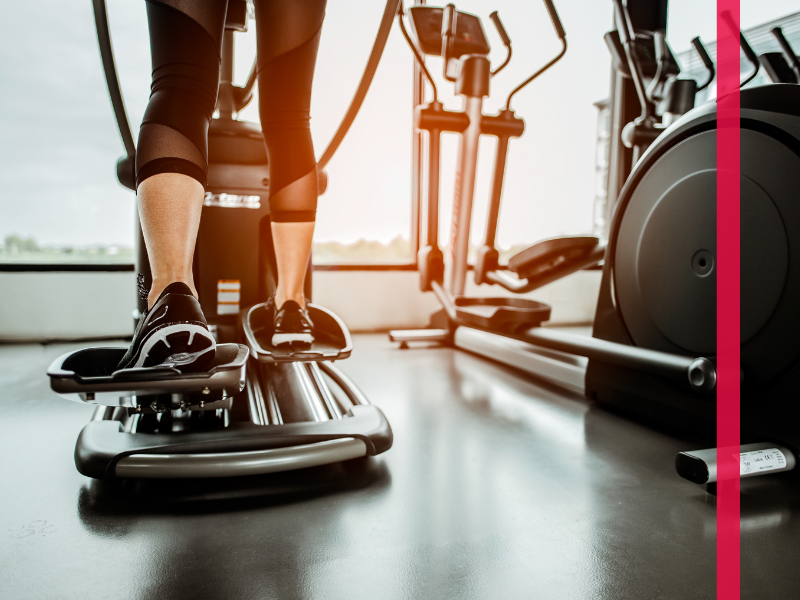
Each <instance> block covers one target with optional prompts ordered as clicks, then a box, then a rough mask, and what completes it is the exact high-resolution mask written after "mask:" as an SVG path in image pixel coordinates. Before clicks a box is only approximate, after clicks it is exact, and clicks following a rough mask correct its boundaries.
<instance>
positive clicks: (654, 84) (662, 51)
mask: <svg viewBox="0 0 800 600" xmlns="http://www.w3.org/2000/svg"><path fill="white" fill-rule="evenodd" d="M653 48H654V49H655V52H656V64H657V66H656V74H655V76H654V77H653V81H651V82H650V85H649V86H648V87H647V92H646V94H647V99H648V100H649V101H650V102H655V100H656V98H655V93H656V90H657V89H658V86H660V85H661V83H662V82H663V81H664V79H665V75H666V70H667V60H668V57H669V49H668V48H667V38H666V35H665V33H664V30H663V29H656V30H655V31H654V32H653Z"/></svg>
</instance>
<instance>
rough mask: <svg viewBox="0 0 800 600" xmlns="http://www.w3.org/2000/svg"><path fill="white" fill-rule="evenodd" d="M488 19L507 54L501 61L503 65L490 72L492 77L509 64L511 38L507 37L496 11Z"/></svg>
mask: <svg viewBox="0 0 800 600" xmlns="http://www.w3.org/2000/svg"><path fill="white" fill-rule="evenodd" d="M489 18H490V19H491V20H492V23H494V28H495V29H497V33H498V35H499V36H500V39H501V40H502V41H503V46H505V47H506V50H508V53H507V54H506V59H505V60H504V61H503V64H502V65H500V66H499V67H497V68H496V69H495V70H494V71H492V77H494V76H495V75H497V74H498V73H499V72H500V71H502V70H503V69H505V68H506V65H508V63H510V62H511V38H510V37H508V33H506V28H505V27H503V22H502V21H501V20H500V15H499V14H497V11H494V12H493V13H492V14H490V15H489Z"/></svg>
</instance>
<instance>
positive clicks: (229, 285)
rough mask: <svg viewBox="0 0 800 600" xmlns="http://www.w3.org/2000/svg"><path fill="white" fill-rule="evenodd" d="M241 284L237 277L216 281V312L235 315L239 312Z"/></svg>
mask: <svg viewBox="0 0 800 600" xmlns="http://www.w3.org/2000/svg"><path fill="white" fill-rule="evenodd" d="M241 289H242V284H241V282H240V281H238V280H237V279H220V280H219V281H217V314H218V315H235V314H236V313H238V312H239V300H240V298H241Z"/></svg>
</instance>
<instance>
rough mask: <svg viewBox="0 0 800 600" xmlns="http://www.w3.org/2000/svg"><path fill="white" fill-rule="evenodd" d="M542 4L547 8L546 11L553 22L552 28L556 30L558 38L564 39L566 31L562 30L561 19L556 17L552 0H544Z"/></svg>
mask: <svg viewBox="0 0 800 600" xmlns="http://www.w3.org/2000/svg"><path fill="white" fill-rule="evenodd" d="M544 6H545V8H546V9H547V13H548V14H549V15H550V20H551V21H552V22H553V29H555V30H556V35H557V36H558V39H560V40H564V39H565V38H566V37H567V33H566V32H565V31H564V26H563V25H562V24H561V19H559V18H558V13H557V12H556V7H555V6H553V0H544Z"/></svg>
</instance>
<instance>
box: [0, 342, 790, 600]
mask: <svg viewBox="0 0 800 600" xmlns="http://www.w3.org/2000/svg"><path fill="white" fill-rule="evenodd" d="M79 346H80V345H78V344H58V345H47V346H42V345H33V344H31V345H5V346H0V457H2V458H0V482H2V492H1V493H0V540H1V541H0V598H2V599H19V600H23V599H27V598H36V599H45V598H58V599H68V598H80V599H96V598H124V599H150V598H152V599H159V600H164V599H172V598H211V599H223V598H224V599H227V598H235V599H242V600H245V599H251V598H253V599H255V598H278V599H294V598H298V599H299V598H303V599H317V598H326V599H339V598H342V599H345V598H347V599H356V598H358V599H361V598H365V599H373V598H375V599H383V598H386V599H401V598H402V599H406V598H408V599H424V598H432V599H437V600H440V599H449V598H453V599H461V600H467V599H472V598H481V599H483V598H486V599H489V598H491V599H493V598H514V599H516V598H537V599H538V598H541V599H547V600H551V599H552V600H557V599H562V598H563V599H565V600H566V599H569V600H582V599H587V600H588V599H592V600H595V599H598V600H599V599H609V600H623V599H631V600H633V599H636V600H645V599H662V598H663V599H669V600H691V599H704V600H706V599H712V598H714V597H715V583H714V577H715V503H714V499H713V497H711V496H708V495H706V494H705V492H704V491H703V490H702V489H701V488H699V487H697V486H695V485H693V484H691V483H689V482H686V481H684V480H682V479H680V478H679V477H678V476H677V475H676V474H675V472H674V468H673V460H674V457H675V454H676V453H677V452H678V451H680V450H685V449H692V448H695V447H697V445H698V444H697V442H695V441H692V440H686V439H679V438H676V437H673V436H671V435H669V434H667V433H664V432H659V431H656V430H653V429H650V428H647V427H645V426H643V425H640V424H637V423H635V422H633V421H630V420H628V419H625V418H623V417H621V416H618V415H615V414H612V413H610V412H607V411H606V410H604V409H603V408H600V407H597V406H594V405H591V404H589V403H587V402H586V401H585V400H584V399H583V398H581V397H579V396H576V395H573V394H571V393H569V392H565V391H563V390H560V389H557V388H555V387H550V386H547V385H544V384H539V383H536V382H534V381H532V380H531V379H530V378H527V379H526V378H522V377H520V376H518V375H517V374H515V373H514V372H513V371H511V370H508V369H506V368H504V367H501V366H498V365H495V364H492V363H489V362H487V361H484V360H482V359H478V358H476V357H474V356H471V355H468V354H465V353H461V352H456V351H453V350H450V349H411V350H407V351H400V350H398V349H397V348H395V347H393V346H392V345H391V344H389V342H388V341H386V339H385V337H384V336H378V335H370V336H356V338H355V350H354V352H353V356H352V358H351V359H349V360H347V361H345V362H343V363H340V365H341V368H342V369H343V370H344V371H345V372H346V373H348V374H349V375H351V376H352V377H353V378H354V379H355V381H357V382H358V383H359V384H360V386H361V388H362V389H363V390H364V391H365V392H366V393H367V395H368V396H369V397H370V398H371V399H372V401H373V402H374V403H375V404H377V405H379V406H380V407H381V408H382V409H383V411H384V412H385V414H386V415H387V417H388V418H389V420H390V422H391V424H392V427H393V429H394V440H395V441H394V447H393V448H392V449H391V450H390V451H389V452H388V453H386V454H385V455H383V456H381V457H378V458H377V459H370V460H359V461H355V462H353V463H345V464H342V465H336V466H331V467H325V468H316V469H310V470H306V471H300V472H296V473H292V474H283V475H273V476H265V477H257V478H249V479H246V480H215V481H207V482H199V483H196V482H178V483H170V482H166V483H165V482H161V483H157V484H153V483H149V484H148V483H141V482H139V483H137V482H131V481H129V482H123V483H122V484H116V485H109V484H103V483H98V482H93V481H91V480H88V479H86V478H84V477H83V476H81V475H80V474H79V473H78V472H77V471H76V470H75V467H74V464H73V460H72V452H73V449H74V444H75V439H76V437H77V435H78V433H79V431H80V429H81V427H82V426H83V424H84V423H85V422H86V421H87V420H88V419H89V417H90V415H91V413H92V409H91V407H88V406H81V405H78V404H76V403H70V402H68V401H66V400H62V399H60V398H58V397H57V396H55V395H54V394H53V393H52V392H50V390H49V384H48V381H47V379H46V377H45V369H46V367H47V365H48V364H49V363H50V361H51V360H52V359H54V358H55V357H56V356H58V355H59V354H61V353H63V352H66V351H68V350H70V349H74V348H77V347H79ZM798 559H800V485H799V484H798V483H797V481H796V480H794V479H792V478H791V477H787V476H774V477H771V478H770V477H765V478H759V479H755V480H749V481H745V482H744V483H743V492H742V598H744V599H751V598H757V599H761V598H764V599H770V600H780V599H786V600H790V599H791V600H795V599H797V598H800V569H798V567H797V565H798Z"/></svg>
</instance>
